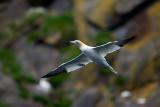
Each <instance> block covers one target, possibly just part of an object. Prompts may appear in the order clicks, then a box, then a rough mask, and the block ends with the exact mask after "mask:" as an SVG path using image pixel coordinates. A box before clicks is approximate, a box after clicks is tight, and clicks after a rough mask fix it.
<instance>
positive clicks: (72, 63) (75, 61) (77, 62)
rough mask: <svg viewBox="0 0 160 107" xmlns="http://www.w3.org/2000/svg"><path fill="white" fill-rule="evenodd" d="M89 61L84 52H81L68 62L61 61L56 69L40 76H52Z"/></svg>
mask: <svg viewBox="0 0 160 107" xmlns="http://www.w3.org/2000/svg"><path fill="white" fill-rule="evenodd" d="M90 62H92V61H91V60H90V59H89V58H87V57H86V56H85V55H84V54H82V53H81V54H80V55H79V56H77V57H75V58H74V59H72V60H70V61H68V62H65V63H62V64H61V65H60V66H58V67H57V68H56V69H53V70H52V71H51V72H50V73H48V74H47V75H45V76H43V77H42V78H48V77H50V76H54V75H57V74H59V73H63V72H71V71H74V70H77V69H80V68H82V67H84V66H85V65H87V64H88V63H90Z"/></svg>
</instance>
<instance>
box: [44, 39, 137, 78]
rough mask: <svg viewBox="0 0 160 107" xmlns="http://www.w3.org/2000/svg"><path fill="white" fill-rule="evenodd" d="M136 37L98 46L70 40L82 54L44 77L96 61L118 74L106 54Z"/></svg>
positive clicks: (66, 71)
mask: <svg viewBox="0 0 160 107" xmlns="http://www.w3.org/2000/svg"><path fill="white" fill-rule="evenodd" d="M134 38H135V36H132V37H130V38H128V39H125V40H120V41H113V42H108V43H106V44H103V45H99V46H96V47H92V46H88V45H86V44H85V43H83V42H81V41H80V40H74V41H70V43H72V44H74V45H76V46H77V47H78V48H79V49H80V50H81V54H80V55H78V56H77V57H75V58H73V59H72V60H70V61H68V62H65V63H62V64H61V65H59V66H58V67H57V68H55V69H53V70H52V71H51V72H50V73H48V74H47V75H44V76H43V77H42V78H48V77H51V76H55V75H57V74H60V73H69V72H71V71H74V70H77V69H80V68H82V67H84V66H85V65H87V64H89V63H91V62H95V63H96V64H98V65H100V66H102V67H109V68H110V70H111V71H112V72H113V73H115V74H117V72H116V71H115V70H114V69H113V68H112V67H111V66H110V65H109V64H108V62H107V60H106V59H105V56H106V55H108V54H109V53H112V52H114V51H117V50H119V49H120V48H121V47H123V46H124V45H125V44H127V43H129V42H131V41H132V40H133V39H134Z"/></svg>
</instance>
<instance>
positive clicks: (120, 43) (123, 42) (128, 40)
mask: <svg viewBox="0 0 160 107" xmlns="http://www.w3.org/2000/svg"><path fill="white" fill-rule="evenodd" d="M135 38H136V37H135V36H132V37H130V38H127V39H124V40H120V41H118V42H117V45H119V46H121V47H122V46H124V45H125V44H127V43H129V42H131V41H133V40H134V39H135Z"/></svg>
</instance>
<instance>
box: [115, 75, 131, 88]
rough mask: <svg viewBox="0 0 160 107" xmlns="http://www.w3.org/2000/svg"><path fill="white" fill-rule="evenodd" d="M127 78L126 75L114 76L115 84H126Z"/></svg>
mask: <svg viewBox="0 0 160 107" xmlns="http://www.w3.org/2000/svg"><path fill="white" fill-rule="evenodd" d="M127 80H128V78H127V77H124V76H117V77H116V78H115V84H116V85H118V86H123V85H125V84H126V82H127Z"/></svg>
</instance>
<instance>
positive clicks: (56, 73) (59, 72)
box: [41, 67, 66, 78]
mask: <svg viewBox="0 0 160 107" xmlns="http://www.w3.org/2000/svg"><path fill="white" fill-rule="evenodd" d="M61 73H66V70H65V69H64V68H62V67H61V68H57V69H55V70H53V71H51V72H49V73H48V74H46V75H44V76H42V77H41V78H49V77H52V76H56V75H58V74H61Z"/></svg>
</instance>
